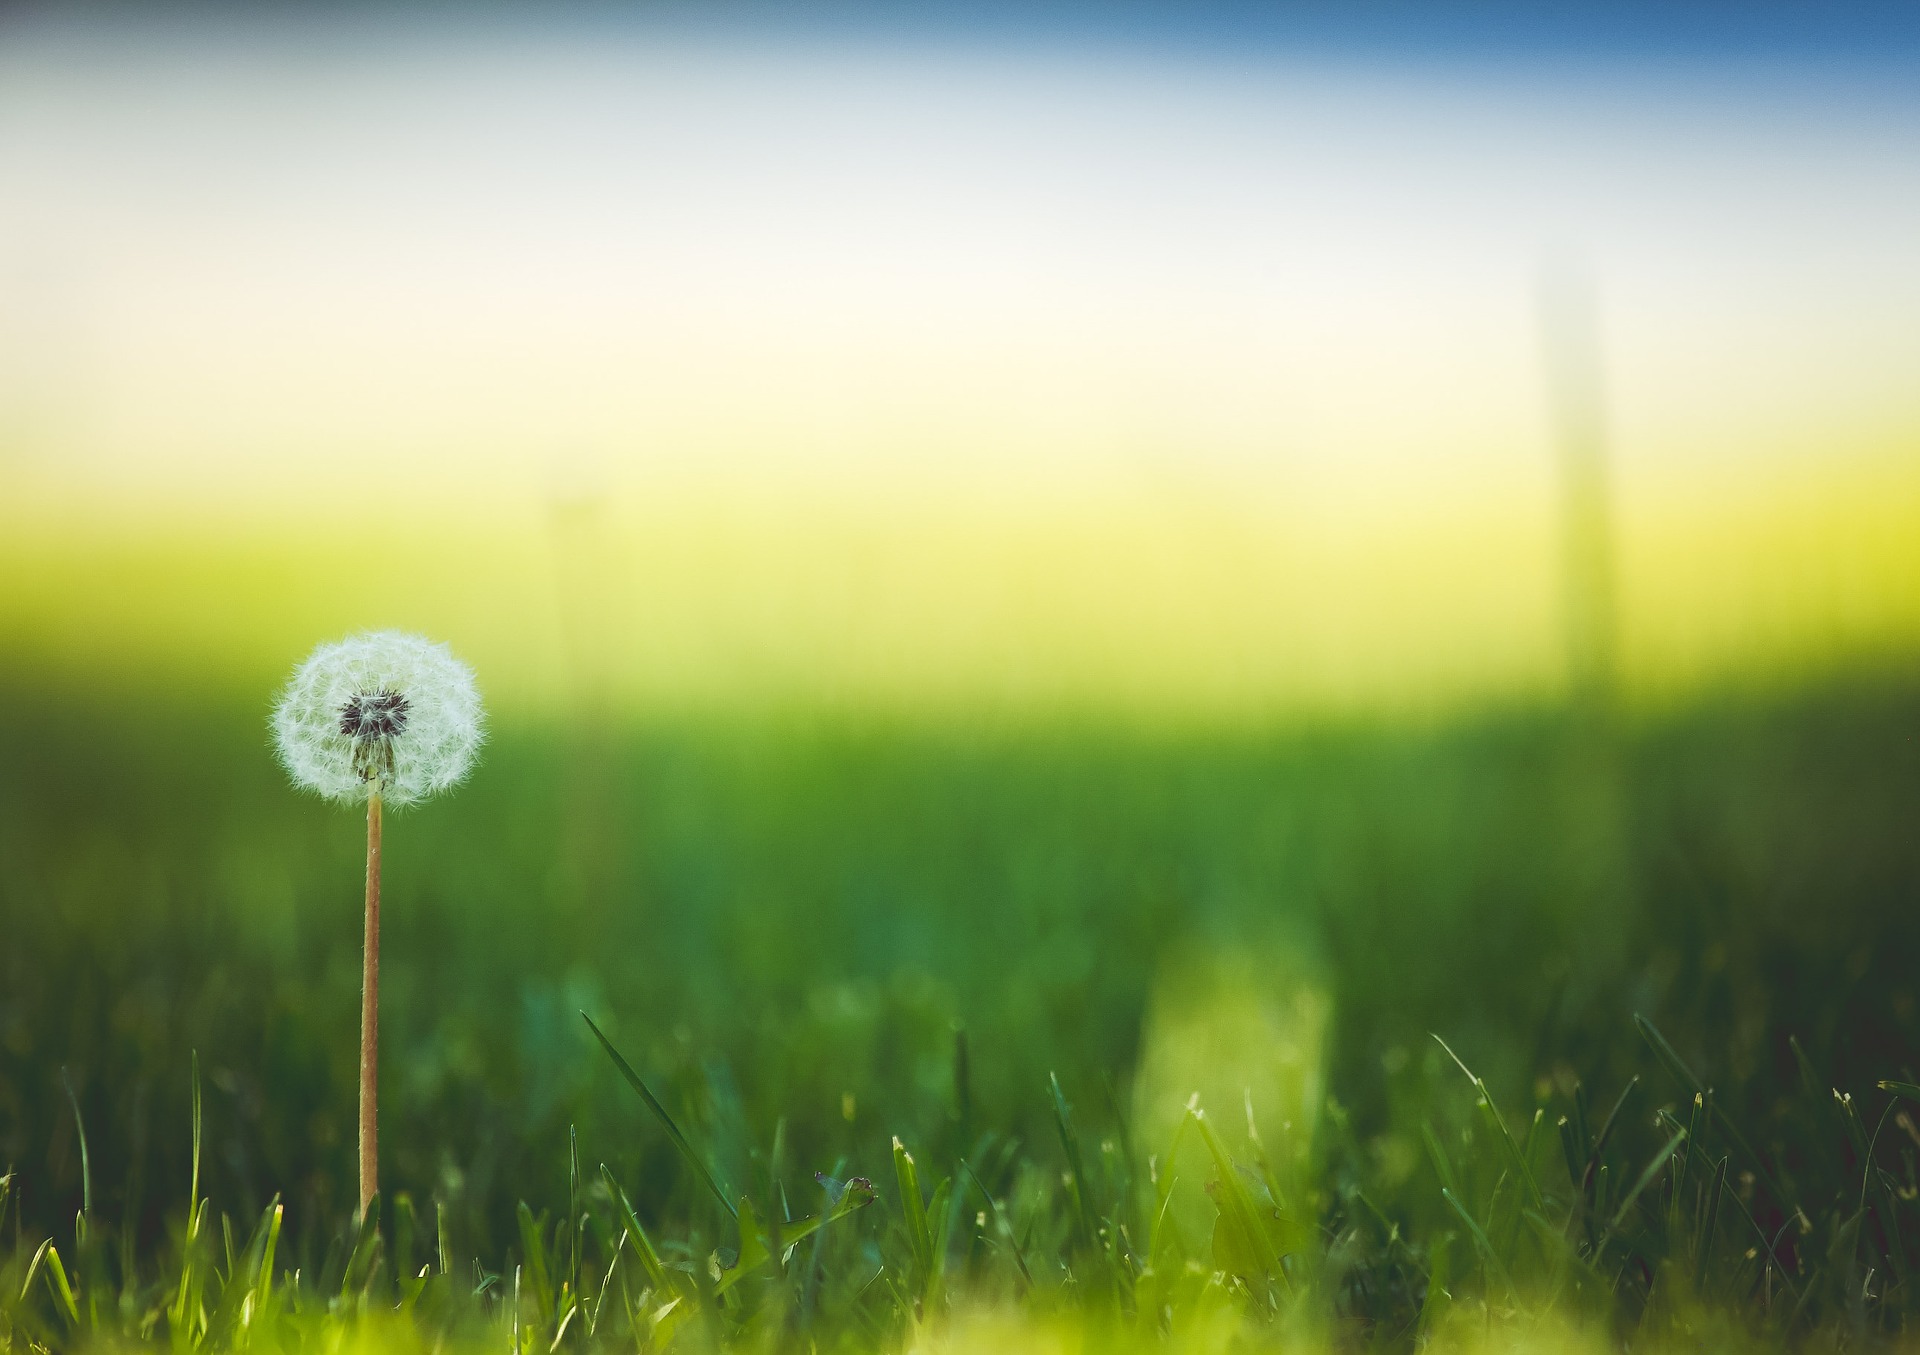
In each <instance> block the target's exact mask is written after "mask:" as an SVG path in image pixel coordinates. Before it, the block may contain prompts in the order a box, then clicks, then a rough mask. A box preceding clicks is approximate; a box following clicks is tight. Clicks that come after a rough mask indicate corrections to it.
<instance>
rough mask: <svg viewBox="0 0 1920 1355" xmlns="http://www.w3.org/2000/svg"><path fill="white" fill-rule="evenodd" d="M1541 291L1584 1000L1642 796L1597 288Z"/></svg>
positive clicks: (1575, 966)
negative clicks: (1634, 783) (1627, 759)
mask: <svg viewBox="0 0 1920 1355" xmlns="http://www.w3.org/2000/svg"><path fill="white" fill-rule="evenodd" d="M1538 286H1539V293H1538V300H1539V311H1540V340H1541V350H1542V357H1543V359H1544V363H1545V368H1546V378H1547V403H1548V411H1549V415H1550V417H1551V420H1552V429H1553V438H1554V444H1555V447H1554V452H1555V460H1556V461H1557V463H1558V469H1559V480H1560V515H1561V516H1560V568H1561V574H1560V589H1561V603H1560V606H1561V624H1562V627H1563V632H1562V633H1563V636H1564V640H1565V644H1566V666H1567V696H1568V703H1569V706H1570V708H1571V713H1572V715H1573V717H1574V718H1573V721H1572V726H1571V728H1570V730H1569V731H1568V732H1569V734H1570V735H1571V737H1570V739H1569V741H1568V743H1567V757H1566V761H1565V763H1564V767H1563V775H1564V778H1565V779H1564V782H1563V784H1562V787H1561V791H1560V793H1561V795H1562V796H1563V797H1564V800H1563V803H1564V805H1565V813H1566V816H1567V817H1566V835H1565V837H1564V839H1563V841H1562V843H1561V850H1562V851H1563V852H1564V856H1563V858H1562V862H1561V869H1562V870H1564V871H1565V872H1566V874H1565V881H1566V889H1565V897H1566V898H1567V900H1568V901H1569V902H1570V903H1572V904H1573V905H1574V906H1575V907H1576V909H1577V910H1578V911H1577V912H1576V915H1575V916H1574V918H1573V919H1572V920H1571V921H1572V926H1571V930H1570V931H1569V933H1568V939H1569V943H1570V946H1571V949H1570V951H1569V952H1568V956H1567V959H1566V963H1567V965H1568V966H1569V968H1568V980H1569V982H1568V983H1567V985H1565V986H1564V987H1563V990H1562V993H1561V997H1560V1000H1561V1001H1562V1003H1566V1002H1572V1003H1575V1004H1577V1003H1578V1001H1579V1000H1580V997H1581V993H1580V985H1579V981H1578V979H1579V975H1580V974H1581V973H1582V972H1584V971H1586V970H1587V969H1588V967H1590V966H1592V965H1594V964H1595V963H1597V962H1600V961H1601V957H1603V956H1607V955H1610V954H1614V953H1616V952H1617V950H1618V948H1619V946H1620V945H1621V944H1622V940H1621V938H1622V937H1623V936H1624V935H1625V929H1624V928H1621V927H1619V926H1618V925H1616V920H1617V919H1618V918H1619V916H1620V915H1621V914H1622V913H1623V912H1625V911H1627V910H1628V909H1629V908H1630V907H1631V904H1632V900H1633V896H1634V887H1633V879H1634V870H1633V860H1632V832H1631V816H1630V814H1629V812H1628V806H1629V804H1630V802H1631V796H1630V789H1629V786H1628V782H1627V776H1626V768H1625V766H1624V765H1623V763H1622V760H1621V757H1620V750H1619V748H1618V746H1617V741H1616V739H1615V738H1614V734H1615V726H1614V718H1613V717H1614V705H1615V696H1616V692H1615V684H1616V681H1617V663H1618V654H1617V652H1616V646H1617V640H1616V635H1617V629H1616V615H1615V603H1614V542H1613V512H1612V502H1611V486H1610V484H1609V477H1608V474H1607V470H1608V467H1607V425H1606V409H1605V392H1604V387H1603V383H1602V379H1601V370H1600V336H1599V326H1598V324H1597V322H1596V317H1595V314H1594V302H1593V288H1592V285H1591V283H1590V281H1589V279H1588V275H1587V272H1586V270H1585V269H1584V268H1582V267H1581V266H1580V265H1579V263H1578V261H1577V260H1576V259H1573V258H1570V257H1567V256H1564V255H1563V256H1560V257H1558V258H1550V259H1548V260H1547V261H1546V262H1545V263H1544V264H1543V265H1542V267H1541V269H1540V274H1539V284H1538ZM1576 957H1578V958H1576ZM1562 1014H1563V1015H1564V1014H1565V1013H1562ZM1534 1071H1535V1072H1536V1073H1539V1072H1541V1071H1543V1070H1540V1069H1535V1070H1534Z"/></svg>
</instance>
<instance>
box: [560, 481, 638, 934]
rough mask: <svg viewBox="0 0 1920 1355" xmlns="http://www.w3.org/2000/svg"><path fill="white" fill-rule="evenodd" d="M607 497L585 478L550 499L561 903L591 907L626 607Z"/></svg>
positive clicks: (611, 791)
mask: <svg viewBox="0 0 1920 1355" xmlns="http://www.w3.org/2000/svg"><path fill="white" fill-rule="evenodd" d="M606 499H607V496H606V493H605V491H604V489H602V488H601V487H599V486H598V484H597V483H594V482H593V481H591V480H587V481H585V482H583V483H581V484H577V485H574V486H572V487H571V492H567V491H563V490H560V489H556V492H555V493H554V495H553V497H552V499H551V502H550V509H551V517H550V524H551V528H552V534H553V560H554V583H555V587H556V589H557V599H556V601H557V606H558V613H559V619H560V623H561V629H562V631H563V634H564V637H565V643H566V658H567V665H568V669H569V676H570V678H571V686H572V688H573V700H574V709H573V719H572V721H571V726H572V727H571V730H570V734H571V738H570V739H569V743H568V750H567V775H566V781H565V784H564V785H563V787H562V789H561V813H562V830H561V838H560V842H561V844H562V845H561V860H560V861H559V862H558V865H559V868H560V874H559V878H560V879H561V880H563V881H565V882H566V886H567V887H566V890H565V893H566V894H567V896H568V897H567V898H566V899H565V903H566V905H567V906H568V907H570V908H574V909H581V908H584V909H586V910H587V911H588V912H589V913H597V912H602V911H604V910H605V908H606V907H607V906H608V894H609V892H610V891H611V890H612V889H613V888H614V887H615V884H616V877H617V874H618V870H617V857H618V854H619V850H618V840H619V836H620V833H621V824H620V821H619V820H620V815H619V810H618V808H617V806H616V805H615V803H614V802H615V799H616V780H617V778H616V767H615V751H614V743H615V740H614V699H615V693H614V688H615V684H616V679H617V673H616V668H617V664H618V648H619V645H620V643H621V641H622V638H623V636H624V634H625V630H626V626H627V624H628V610H627V608H626V607H625V606H624V605H623V603H622V599H621V592H622V590H621V588H620V581H621V577H622V570H621V568H620V564H619V561H618V559H617V558H616V554H617V553H616V551H615V548H614V534H613V528H612V525H611V523H610V522H609V521H608V506H607V502H606Z"/></svg>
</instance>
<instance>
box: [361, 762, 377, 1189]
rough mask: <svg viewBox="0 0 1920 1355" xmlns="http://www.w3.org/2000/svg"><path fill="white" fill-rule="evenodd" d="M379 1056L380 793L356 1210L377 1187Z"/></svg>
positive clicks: (364, 984) (370, 869)
mask: <svg viewBox="0 0 1920 1355" xmlns="http://www.w3.org/2000/svg"><path fill="white" fill-rule="evenodd" d="M379 1056H380V796H379V793H378V792H375V793H374V794H373V795H370V796H368V797H367V938H366V944H365V948H364V950H363V951H362V958H361V968H360V1213H361V1214H362V1215H365V1213H366V1212H367V1204H368V1202H369V1201H371V1200H372V1199H373V1196H374V1192H375V1191H377V1190H379V1189H380V1163H379V1156H380V1155H379V1112H378V1109H377V1107H376V1103H375V1096H374V1089H375V1082H376V1077H375V1073H376V1070H377V1068H378V1065H379Z"/></svg>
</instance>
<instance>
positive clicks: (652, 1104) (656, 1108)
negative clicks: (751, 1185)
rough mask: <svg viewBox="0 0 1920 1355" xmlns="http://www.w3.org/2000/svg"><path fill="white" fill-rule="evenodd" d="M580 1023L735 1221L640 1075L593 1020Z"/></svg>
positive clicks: (715, 1185)
mask: <svg viewBox="0 0 1920 1355" xmlns="http://www.w3.org/2000/svg"><path fill="white" fill-rule="evenodd" d="M580 1019H581V1020H582V1021H585V1022H586V1023H587V1029H588V1030H590V1031H592V1032H593V1037H594V1038H595V1039H596V1040H598V1041H600V1047H601V1048H602V1049H604V1050H606V1051H607V1057H608V1058H610V1059H612V1060H613V1066H614V1067H615V1068H618V1069H619V1070H620V1076H621V1077H624V1078H625V1079H626V1080H627V1085H628V1086H630V1087H632V1088H633V1089H634V1090H635V1091H637V1092H639V1093H640V1099H641V1100H642V1101H645V1102H646V1103H647V1109H648V1110H651V1111H652V1112H653V1113H654V1116H655V1117H656V1118H657V1119H658V1120H659V1121H660V1123H661V1125H662V1126H664V1127H665V1129H666V1131H667V1137H668V1138H670V1139H672V1140H673V1146H674V1147H676V1148H678V1149H679V1150H680V1155H681V1156H682V1157H684V1158H686V1160H687V1161H688V1162H689V1163H690V1164H691V1165H692V1167H693V1169H694V1171H696V1172H698V1173H699V1175H700V1179H701V1180H702V1181H704V1182H706V1184H707V1189H708V1190H710V1191H712V1192H713V1198H714V1199H716V1200H718V1201H720V1207H721V1208H722V1209H724V1210H726V1211H727V1217H728V1218H730V1219H738V1218H739V1217H740V1211H739V1209H738V1208H737V1207H736V1206H735V1205H734V1203H733V1202H732V1201H731V1200H729V1199H728V1198H727V1192H726V1191H724V1190H722V1189H720V1183H719V1182H718V1181H716V1180H714V1178H713V1173H712V1172H711V1171H709V1170H707V1164H706V1163H705V1162H704V1161H703V1160H702V1159H701V1157H700V1154H698V1153H696V1152H694V1150H693V1145H692V1144H691V1143H689V1142H687V1136H686V1135H685V1134H682V1133H681V1132H680V1126H679V1125H677V1124H675V1123H674V1122H673V1116H671V1115H669V1114H667V1108H666V1107H665V1106H663V1105H661V1104H660V1101H659V1099H658V1098H657V1097H655V1096H654V1094H653V1093H652V1092H650V1091H648V1090H647V1084H646V1083H644V1082H642V1081H641V1080H640V1075H639V1074H638V1073H636V1072H634V1071H633V1066H632V1065H631V1064H629V1063H628V1062H627V1061H626V1060H625V1059H623V1058H621V1057H620V1051H619V1050H617V1049H615V1048H614V1047H613V1042H612V1041H611V1040H609V1039H608V1038H607V1037H606V1036H605V1035H604V1034H603V1033H601V1030H600V1027H598V1026H596V1025H594V1024H593V1018H592V1017H591V1016H588V1015H587V1014H586V1013H585V1012H581V1013H580Z"/></svg>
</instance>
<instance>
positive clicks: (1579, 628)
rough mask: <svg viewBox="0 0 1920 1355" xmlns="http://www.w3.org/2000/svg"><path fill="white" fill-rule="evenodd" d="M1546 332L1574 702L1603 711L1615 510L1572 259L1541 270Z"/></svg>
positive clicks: (1611, 663) (1594, 342)
mask: <svg viewBox="0 0 1920 1355" xmlns="http://www.w3.org/2000/svg"><path fill="white" fill-rule="evenodd" d="M1539 306H1540V335H1541V343H1542V348H1543V354H1544V357H1545V361H1546V374H1547V397H1548V406H1549V413H1550V415H1551V418H1552V424H1553V436H1554V442H1555V450H1556V459H1557V461H1558V463H1559V478H1560V513H1561V530H1560V540H1561V618H1562V625H1563V627H1564V638H1565V643H1566V653H1567V681H1568V686H1569V691H1570V695H1571V696H1572V699H1573V701H1574V703H1575V704H1576V706H1578V707H1579V708H1580V709H1581V710H1582V711H1583V712H1585V713H1587V714H1589V715H1593V716H1603V715H1604V714H1605V712H1606V711H1607V710H1608V708H1609V707H1610V706H1611V704H1612V700H1613V685H1614V675H1615V664H1616V661H1617V659H1616V654H1615V644H1616V641H1615V617H1614V586H1613V569H1614V564H1613V514H1612V508H1611V503H1610V494H1611V486H1610V485H1609V482H1608V474H1607V428H1606V415H1605V407H1604V392H1603V389H1602V384H1601V372H1600V340H1599V334H1598V327H1597V325H1596V323H1595V318H1594V307H1593V291H1592V287H1591V285H1590V284H1589V282H1588V279H1587V275H1586V272H1585V271H1584V270H1583V269H1582V268H1580V267H1579V266H1578V264H1577V263H1575V262H1574V261H1572V260H1569V259H1557V260H1552V261H1550V262H1548V263H1547V264H1546V265H1544V266H1543V267H1542V269H1541V271H1540V282H1539Z"/></svg>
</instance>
